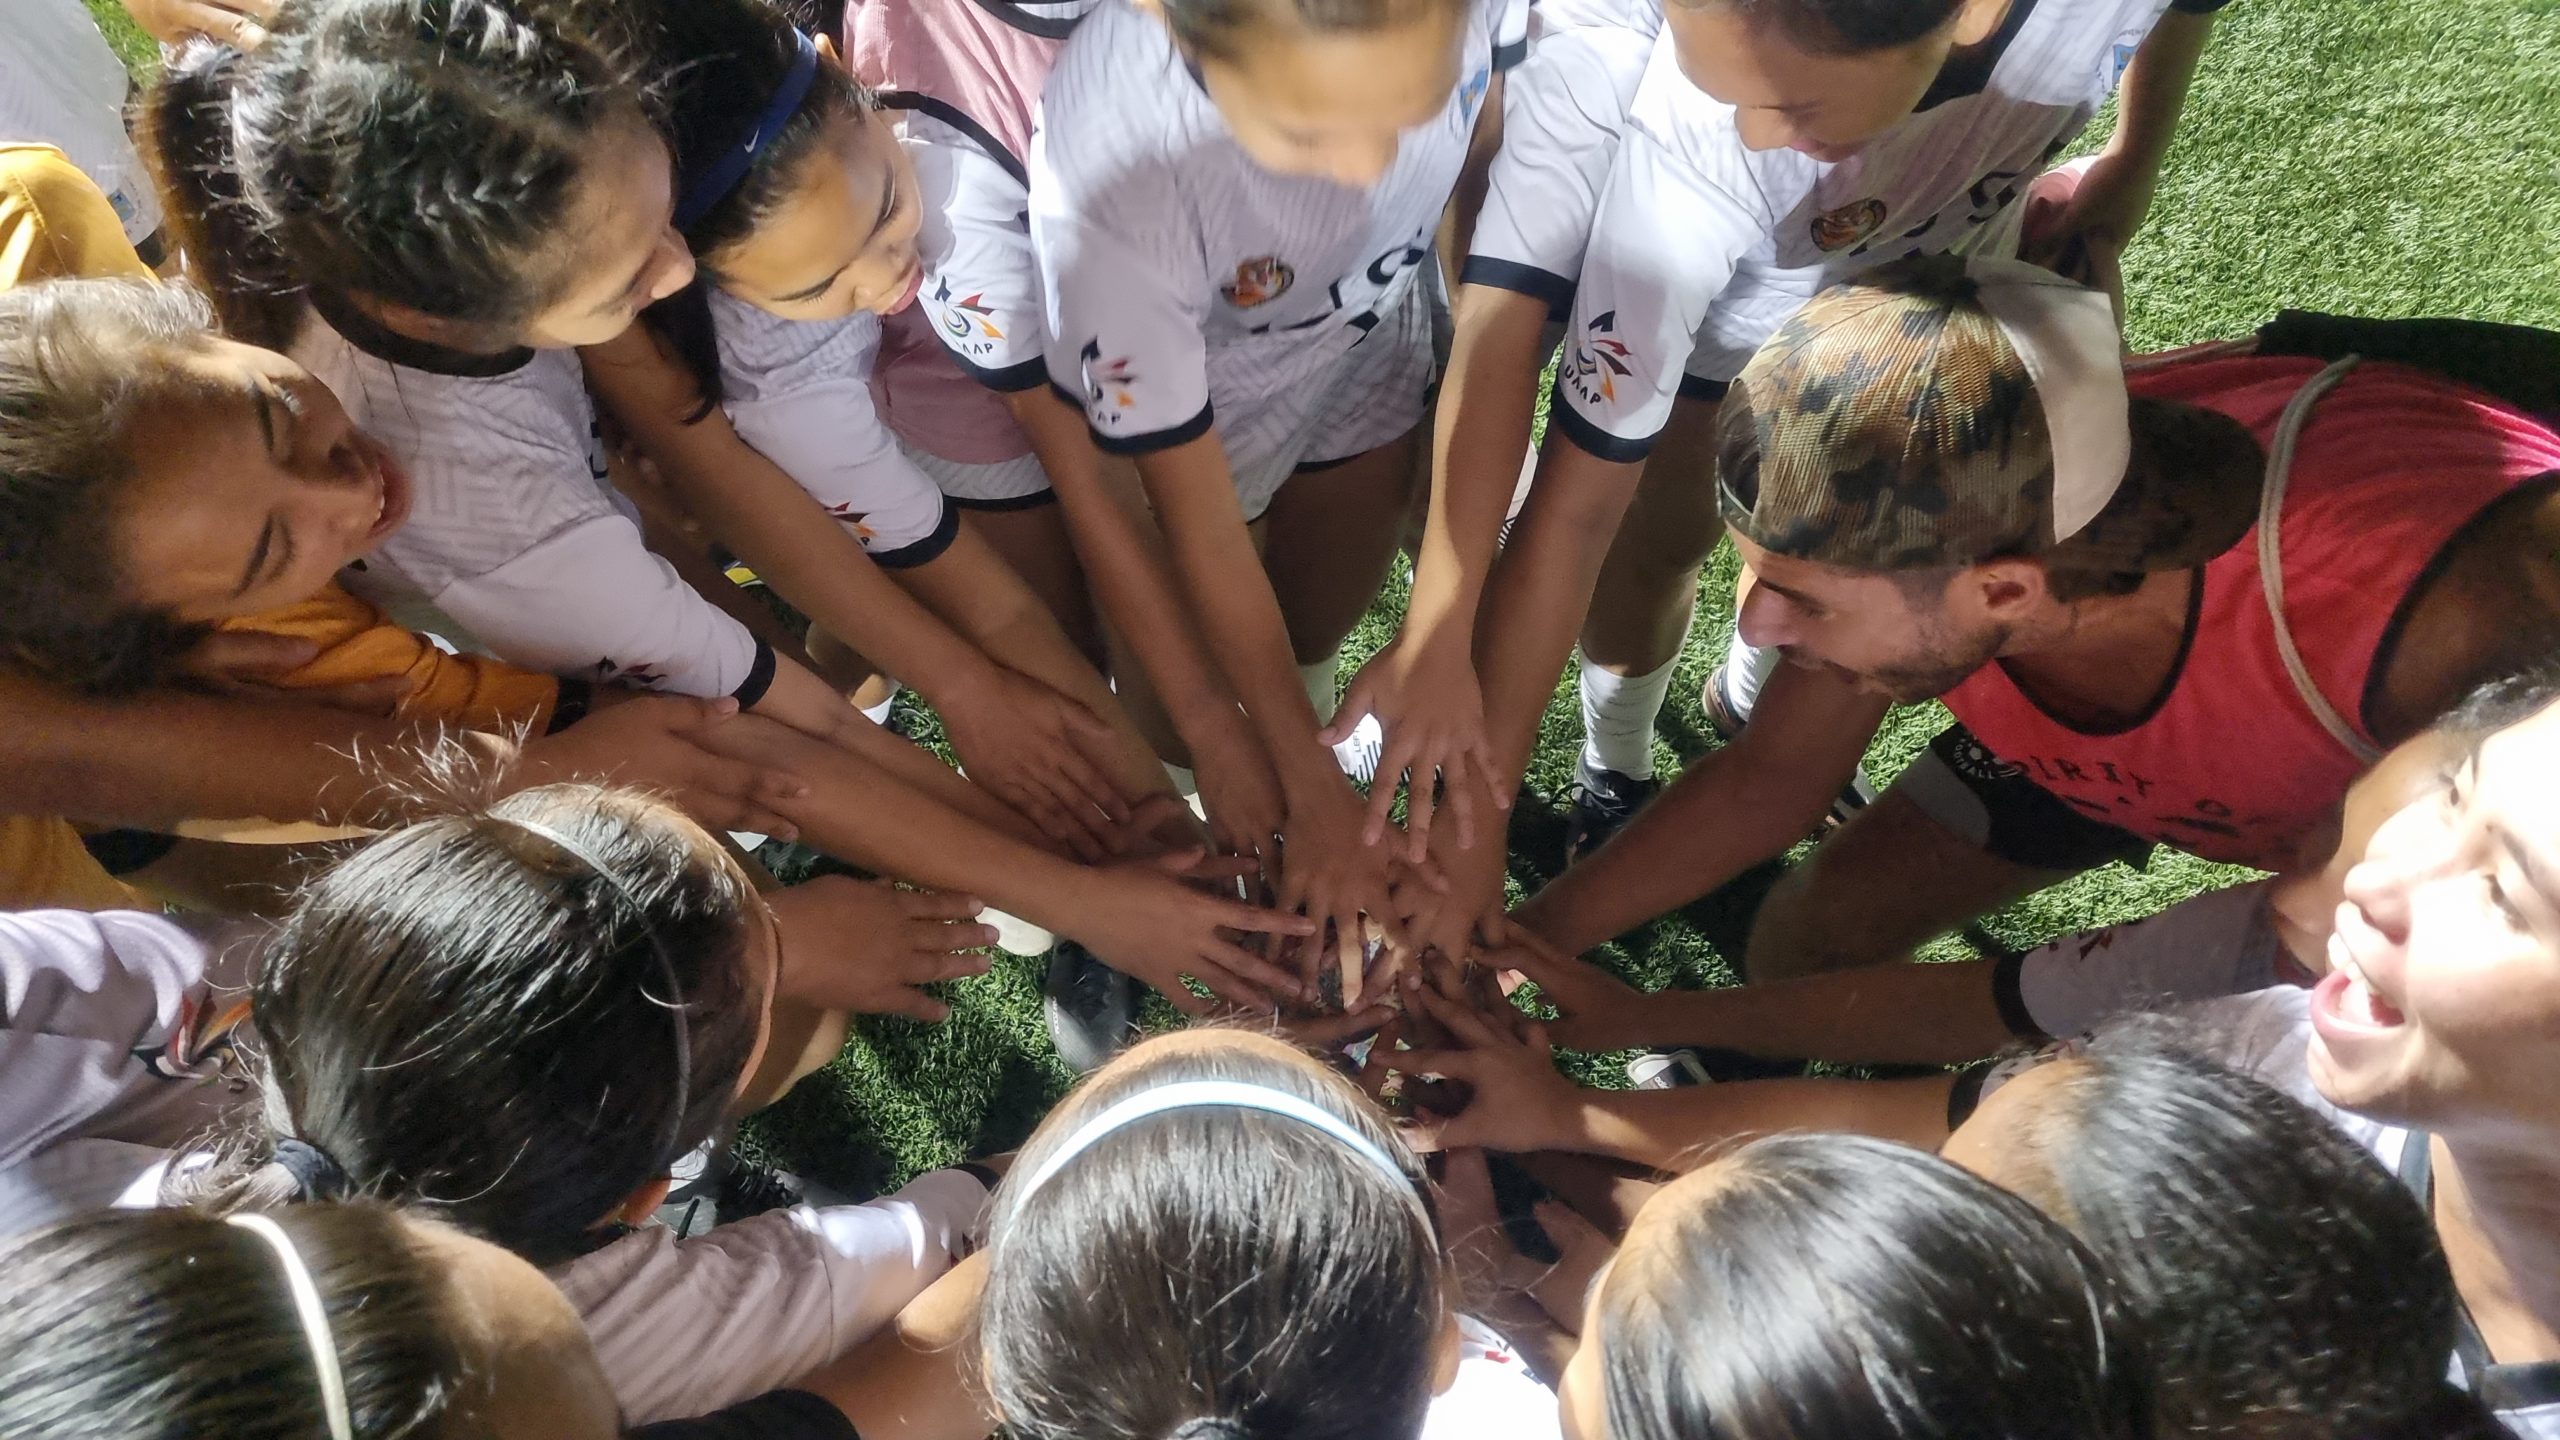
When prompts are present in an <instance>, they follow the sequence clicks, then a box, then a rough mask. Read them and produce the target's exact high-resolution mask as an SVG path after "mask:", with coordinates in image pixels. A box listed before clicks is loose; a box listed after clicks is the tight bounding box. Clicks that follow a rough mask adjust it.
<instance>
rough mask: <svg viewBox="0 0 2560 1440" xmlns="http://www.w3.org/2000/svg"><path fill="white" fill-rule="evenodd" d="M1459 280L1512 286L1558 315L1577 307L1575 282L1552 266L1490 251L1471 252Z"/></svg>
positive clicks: (1493, 286) (1502, 287)
mask: <svg viewBox="0 0 2560 1440" xmlns="http://www.w3.org/2000/svg"><path fill="white" fill-rule="evenodd" d="M1458 283H1459V284H1461V285H1483V286H1487V287H1489V288H1491V289H1495V290H1508V291H1510V292H1511V293H1513V294H1514V295H1526V296H1528V297H1529V298H1530V299H1532V300H1543V301H1545V302H1546V303H1547V313H1548V314H1549V315H1551V316H1554V317H1555V318H1557V319H1562V318H1564V312H1565V311H1567V310H1570V309H1572V308H1573V282H1572V281H1570V280H1567V279H1566V278H1564V277H1563V276H1561V275H1558V274H1556V273H1555V272H1554V271H1552V270H1541V269H1539V268H1538V267H1537V266H1535V265H1523V264H1521V263H1520V262H1519V261H1517V260H1496V259H1494V258H1493V257H1492V256H1490V255H1470V256H1468V257H1467V263H1466V264H1464V265H1461V266H1459V267H1458Z"/></svg>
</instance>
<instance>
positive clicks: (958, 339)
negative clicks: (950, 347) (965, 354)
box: [927, 279, 1004, 350]
mask: <svg viewBox="0 0 2560 1440" xmlns="http://www.w3.org/2000/svg"><path fill="white" fill-rule="evenodd" d="M927 305H928V308H930V309H931V310H932V311H933V312H934V318H935V320H936V322H937V323H939V324H940V325H941V326H942V333H943V334H945V335H947V336H949V337H951V339H952V340H953V341H954V342H955V343H959V344H961V345H962V348H963V349H964V350H965V349H966V348H967V344H966V342H969V341H986V340H1001V339H1003V338H1004V331H1002V330H1000V329H998V328H996V307H994V306H992V305H990V304H988V303H987V297H986V295H985V293H984V292H983V291H982V292H980V293H978V294H975V295H969V296H964V297H962V298H959V299H954V298H952V294H951V282H950V281H949V280H947V279H946V280H943V281H941V282H940V283H939V284H937V285H936V286H935V287H934V292H933V294H932V295H931V296H930V297H929V298H928V301H927Z"/></svg>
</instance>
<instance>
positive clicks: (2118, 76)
mask: <svg viewBox="0 0 2560 1440" xmlns="http://www.w3.org/2000/svg"><path fill="white" fill-rule="evenodd" d="M2150 35H2151V31H2150V28H2149V27H2148V26H2141V25H2137V26H2135V27H2133V28H2132V29H2130V30H2127V31H2125V32H2124V33H2123V34H2121V35H2118V36H2117V37H2116V38H2115V43H2114V44H2112V45H2109V46H2108V47H2107V53H2106V55H2105V56H2104V57H2102V58H2101V59H2100V60H2099V61H2098V66H2099V70H2098V84H2099V87H2100V89H2101V90H2102V91H2103V92H2104V93H2106V94H2110V95H2112V94H2114V93H2115V88H2116V87H2117V86H2118V85H2121V84H2123V83H2124V72H2126V71H2127V70H2130V69H2132V68H2133V57H2134V56H2136V55H2138V54H2140V53H2141V52H2142V42H2143V41H2144V40H2146V39H2148V38H2150Z"/></svg>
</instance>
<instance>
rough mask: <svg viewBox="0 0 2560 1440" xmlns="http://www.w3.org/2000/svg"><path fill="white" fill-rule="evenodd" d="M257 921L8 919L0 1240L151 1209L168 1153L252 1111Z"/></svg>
mask: <svg viewBox="0 0 2560 1440" xmlns="http://www.w3.org/2000/svg"><path fill="white" fill-rule="evenodd" d="M260 933H261V931H260V930H259V928H258V927H256V926H254V925H252V924H246V923H239V922H228V923H220V924H214V923H210V922H200V921H187V922H180V921H177V920H173V919H169V918H167V917H165V916H160V915H150V914H143V913H140V912H127V911H108V912H103V913H98V914H91V913H88V912H86V911H79V910H27V911H20V912H16V913H8V914H0V1237H5V1236H9V1235H15V1234H19V1233H22V1232H24V1231H27V1230H33V1229H36V1228H38V1227H40V1226H43V1225H48V1224H51V1223H52V1222H54V1221H56V1220H61V1219H65V1218H67V1217H69V1216H72V1215H76V1214H79V1213H81V1212H83V1211H87V1210H93V1209H97V1208H99V1207H102V1206H106V1205H112V1204H115V1203H117V1202H118V1201H128V1202H138V1203H142V1204H149V1203H151V1201H152V1198H153V1197H154V1195H156V1189H157V1180H158V1177H159V1175H160V1173H161V1169H162V1166H163V1165H164V1163H165V1162H166V1160H167V1159H168V1157H169V1155H170V1154H171V1153H172V1152H173V1151H174V1150H176V1149H178V1148H179V1147H182V1146H184V1145H186V1144H187V1143H188V1142H189V1141H191V1140H193V1139H195V1138H197V1137H199V1136H200V1135H202V1134H203V1133H204V1132H205V1131H207V1130H209V1129H211V1128H212V1127H213V1126H214V1125H215V1124H216V1123H217V1122H219V1121H220V1120H221V1119H222V1118H223V1117H224V1116H225V1115H226V1114H227V1113H229V1111H230V1110H231V1108H232V1107H233V1106H234V1105H235V1104H239V1103H242V1101H243V1100H244V1097H245V1096H246V1095H247V1085H246V1082H245V1081H244V1079H243V1078H242V1076H241V1074H240V1073H239V1070H238V1067H237V1066H236V1065H235V1064H234V1063H233V1058H234V1049H233V1043H234V1041H235V1039H236V1038H237V1037H238V1034H239V1031H240V1027H241V1026H242V1024H243V1022H244V1021H245V1020H246V1019H247V1017H248V1004H247V999H246V996H245V993H244V992H245V988H246V986H247V983H248V977H249V972H250V968H251V957H252V954H253V952H254V950H255V948H256V947H255V943H254V942H255V940H256V938H257V937H258V935H259V934H260Z"/></svg>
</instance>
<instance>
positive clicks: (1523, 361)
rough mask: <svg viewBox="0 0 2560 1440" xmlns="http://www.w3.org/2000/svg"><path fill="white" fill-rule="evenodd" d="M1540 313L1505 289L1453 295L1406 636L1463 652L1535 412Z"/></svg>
mask: <svg viewBox="0 0 2560 1440" xmlns="http://www.w3.org/2000/svg"><path fill="white" fill-rule="evenodd" d="M1545 322H1546V307H1545V306H1544V305H1543V304H1541V303H1540V302H1539V301H1537V300H1536V299H1534V298H1532V297H1530V296H1526V295H1520V294H1516V293H1514V292H1512V291H1508V290H1494V289H1489V288H1486V287H1484V286H1468V287H1466V288H1464V289H1461V290H1460V291H1459V292H1458V301H1457V338H1456V340H1455V342H1454V344H1453V346H1452V349H1451V351H1450V356H1449V370H1448V378H1447V380H1446V381H1444V382H1443V384H1442V386H1441V390H1440V403H1439V408H1438V415H1437V420H1436V432H1437V433H1436V434H1435V436H1434V440H1433V450H1432V454H1433V456H1434V457H1435V458H1434V463H1433V469H1432V476H1431V504H1430V511H1429V514H1428V516H1427V518H1426V519H1425V521H1424V524H1423V532H1422V553H1421V554H1420V555H1419V556H1418V557H1416V559H1415V562H1414V574H1413V599H1412V602H1411V603H1410V605H1408V606H1407V608H1406V612H1405V632H1406V633H1407V634H1408V635H1411V636H1414V637H1415V638H1417V639H1420V640H1424V641H1434V640H1438V639H1442V638H1445V639H1446V640H1447V641H1449V642H1450V643H1455V644H1458V645H1460V646H1464V647H1468V648H1472V647H1473V645H1474V643H1475V629H1476V614H1477V611H1478V609H1479V608H1480V607H1481V606H1482V605H1483V603H1484V593H1485V581H1486V578H1487V576H1488V575H1489V573H1490V572H1491V571H1492V569H1493V560H1494V551H1495V547H1496V546H1497V545H1498V544H1499V542H1500V538H1501V534H1502V521H1503V516H1504V514H1505V513H1506V512H1507V511H1508V510H1509V509H1510V506H1511V492H1512V489H1513V487H1514V486H1515V485H1516V484H1517V482H1518V480H1519V476H1520V466H1521V464H1522V463H1523V462H1524V461H1525V460H1526V459H1527V458H1528V455H1529V431H1530V428H1531V425H1532V423H1533V422H1534V420H1535V418H1536V414H1537V406H1538V337H1539V335H1540V333H1541V332H1542V331H1543V329H1544V328H1545Z"/></svg>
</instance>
